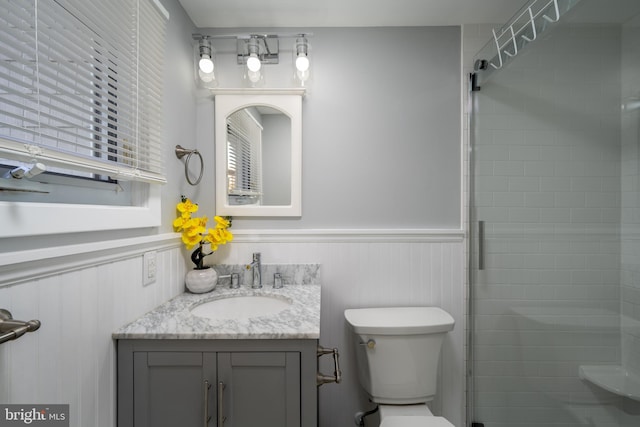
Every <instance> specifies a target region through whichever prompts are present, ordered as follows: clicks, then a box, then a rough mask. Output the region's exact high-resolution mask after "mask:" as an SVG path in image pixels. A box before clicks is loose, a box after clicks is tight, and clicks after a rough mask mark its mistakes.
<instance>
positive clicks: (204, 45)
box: [193, 34, 217, 87]
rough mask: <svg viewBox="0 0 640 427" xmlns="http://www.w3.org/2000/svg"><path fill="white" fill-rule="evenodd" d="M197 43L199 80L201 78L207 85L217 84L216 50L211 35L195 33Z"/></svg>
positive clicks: (213, 85)
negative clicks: (215, 69) (215, 70)
mask: <svg viewBox="0 0 640 427" xmlns="http://www.w3.org/2000/svg"><path fill="white" fill-rule="evenodd" d="M193 38H194V40H196V41H197V43H196V61H197V67H196V70H197V74H198V75H197V80H200V81H201V82H202V84H203V85H204V86H206V87H215V86H217V81H216V76H215V73H214V68H215V64H214V55H215V50H214V49H213V47H212V46H211V41H210V40H209V36H203V35H200V34H194V35H193Z"/></svg>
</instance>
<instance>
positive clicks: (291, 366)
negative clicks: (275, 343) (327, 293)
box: [218, 352, 301, 427]
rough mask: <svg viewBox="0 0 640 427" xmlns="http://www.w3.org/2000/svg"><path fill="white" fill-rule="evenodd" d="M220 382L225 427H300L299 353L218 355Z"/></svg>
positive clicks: (232, 353)
mask: <svg viewBox="0 0 640 427" xmlns="http://www.w3.org/2000/svg"><path fill="white" fill-rule="evenodd" d="M218 381H219V382H222V383H223V384H224V388H223V393H222V396H221V399H220V403H219V404H220V405H221V411H222V412H221V414H220V415H221V416H222V417H224V419H225V422H224V427H256V426H260V427H299V426H300V425H301V418H300V353H298V352H229V353H218ZM219 386H220V384H219ZM218 424H219V423H218ZM218 427H222V426H220V425H218Z"/></svg>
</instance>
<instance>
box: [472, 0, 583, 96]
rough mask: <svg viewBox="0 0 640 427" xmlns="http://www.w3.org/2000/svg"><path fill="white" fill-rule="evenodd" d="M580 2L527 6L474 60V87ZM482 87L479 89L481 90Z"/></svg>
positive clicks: (553, 0) (546, 0) (547, 0)
mask: <svg viewBox="0 0 640 427" xmlns="http://www.w3.org/2000/svg"><path fill="white" fill-rule="evenodd" d="M578 2H580V0H533V1H531V2H529V3H528V4H526V5H525V7H523V8H522V9H520V11H519V12H518V13H516V14H515V15H514V16H513V18H511V19H510V20H509V21H508V22H507V23H506V24H505V25H503V26H502V27H501V28H500V29H499V30H496V29H495V28H494V29H493V30H492V34H493V37H492V39H491V40H489V41H488V42H487V44H485V46H484V47H483V48H482V49H481V50H480V52H478V54H477V55H476V56H475V58H474V74H478V75H477V76H474V88H475V87H477V86H478V85H479V84H480V80H483V81H486V80H487V79H488V78H489V76H490V75H491V73H492V72H493V71H495V70H500V69H501V68H503V67H504V66H505V64H506V63H507V62H508V61H509V60H510V59H512V58H514V57H516V56H517V55H518V54H519V53H520V51H521V50H522V49H523V48H524V47H525V46H526V45H527V44H529V43H532V42H534V41H536V39H537V38H538V37H539V36H540V35H541V34H542V33H544V32H545V31H547V30H548V29H549V28H550V27H551V25H552V24H555V23H557V22H558V21H559V20H560V17H561V16H562V15H564V14H565V13H566V12H568V11H569V10H570V9H571V8H573V7H574V6H575V5H576V4H577V3H578ZM478 88H479V87H478Z"/></svg>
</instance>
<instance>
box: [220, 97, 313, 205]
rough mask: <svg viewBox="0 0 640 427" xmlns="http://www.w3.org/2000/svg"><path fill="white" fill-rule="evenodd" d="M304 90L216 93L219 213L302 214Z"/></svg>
mask: <svg viewBox="0 0 640 427" xmlns="http://www.w3.org/2000/svg"><path fill="white" fill-rule="evenodd" d="M301 114H302V98H301V96H300V94H290V93H286V94H283V93H278V94H273V93H270V94H261V93H259V92H253V93H238V94H217V95H216V97H215V123H216V130H215V135H216V214H218V215H233V216H300V215H301V199H302V191H301V182H300V181H301V175H302V167H301V161H302V149H301V147H302V119H301Z"/></svg>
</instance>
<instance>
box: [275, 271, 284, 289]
mask: <svg viewBox="0 0 640 427" xmlns="http://www.w3.org/2000/svg"><path fill="white" fill-rule="evenodd" d="M281 288H282V276H281V275H280V273H274V274H273V289H281Z"/></svg>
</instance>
